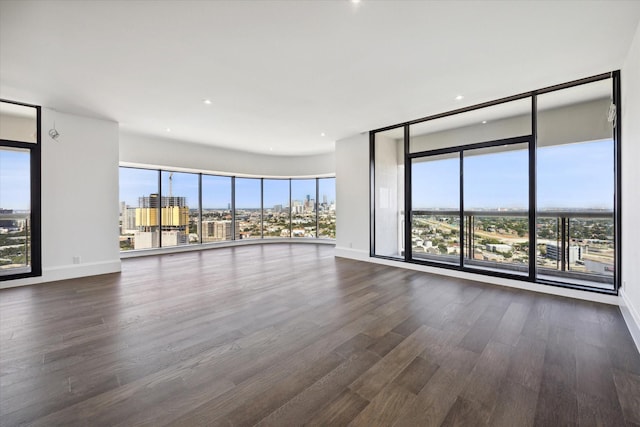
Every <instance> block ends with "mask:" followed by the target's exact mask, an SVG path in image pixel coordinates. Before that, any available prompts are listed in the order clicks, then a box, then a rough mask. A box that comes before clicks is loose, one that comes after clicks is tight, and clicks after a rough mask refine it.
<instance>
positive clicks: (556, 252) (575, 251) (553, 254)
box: [546, 243, 582, 264]
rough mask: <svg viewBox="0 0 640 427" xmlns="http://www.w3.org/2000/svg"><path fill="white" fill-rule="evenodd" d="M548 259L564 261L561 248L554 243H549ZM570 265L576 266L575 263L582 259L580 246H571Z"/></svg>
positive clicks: (547, 245) (547, 246)
mask: <svg viewBox="0 0 640 427" xmlns="http://www.w3.org/2000/svg"><path fill="white" fill-rule="evenodd" d="M546 248H547V258H550V259H552V260H555V261H559V260H561V259H562V252H561V250H562V249H561V248H560V247H559V246H558V245H556V244H553V243H547V244H546ZM568 255H569V260H568V261H569V264H575V262H576V261H577V260H579V259H582V248H581V247H580V246H569V253H568Z"/></svg>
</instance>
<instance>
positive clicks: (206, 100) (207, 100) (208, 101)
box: [202, 99, 211, 105]
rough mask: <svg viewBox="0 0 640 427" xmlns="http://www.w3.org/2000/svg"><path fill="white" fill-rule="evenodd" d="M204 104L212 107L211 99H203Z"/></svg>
mask: <svg viewBox="0 0 640 427" xmlns="http://www.w3.org/2000/svg"><path fill="white" fill-rule="evenodd" d="M202 103H203V104H207V105H211V100H210V99H203V100H202Z"/></svg>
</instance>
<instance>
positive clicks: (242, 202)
mask: <svg viewBox="0 0 640 427" xmlns="http://www.w3.org/2000/svg"><path fill="white" fill-rule="evenodd" d="M235 181H236V185H235V212H234V215H235V219H236V234H237V235H238V236H239V238H240V239H244V240H246V239H260V238H261V237H262V181H261V180H260V178H236V180H235Z"/></svg>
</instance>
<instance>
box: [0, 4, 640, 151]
mask: <svg viewBox="0 0 640 427" xmlns="http://www.w3.org/2000/svg"><path fill="white" fill-rule="evenodd" d="M639 20H640V1H554V2H550V1H469V2H465V1H455V2H454V1H442V2H441V1H374V0H362V2H361V3H359V4H354V3H352V2H350V1H348V0H336V1H322V0H318V1H267V0H264V1H156V2H151V1H126V2H125V1H106V0H105V1H54V0H49V1H24V0H19V1H8V0H0V97H1V98H5V99H11V100H17V101H23V102H30V103H35V104H38V105H43V106H45V107H48V108H53V109H55V110H58V111H64V112H69V113H75V114H81V115H88V116H92V117H100V118H105V119H110V120H115V121H117V122H119V123H120V125H121V128H122V130H123V131H128V132H137V133H144V134H149V135H157V136H162V137H170V138H176V139H179V140H184V141H191V142H197V143H203V144H211V145H216V146H223V147H227V148H234V149H239V150H245V151H251V152H258V153H266V154H279V155H303V154H313V153H322V152H329V151H332V150H333V149H334V141H335V140H338V139H340V138H344V137H347V136H350V135H353V134H355V133H358V132H362V131H366V130H370V129H374V128H379V127H383V126H387V125H391V124H395V123H398V122H402V121H407V120H411V119H416V118H419V117H423V116H427V115H431V114H435V113H440V112H443V111H448V110H452V109H455V108H460V107H463V106H465V105H472V104H476V103H479V102H483V101H488V100H492V99H496V98H500V97H503V96H508V95H513V94H516V93H521V92H525V91H528V90H533V89H538V88H541V87H545V86H549V85H552V84H556V83H562V82H565V81H569V80H573V79H577V78H581V77H587V76H590V75H594V74H599V73H602V72H606V71H610V70H614V69H619V68H620V67H621V66H622V64H623V61H624V58H625V56H626V54H627V51H628V49H629V46H630V43H631V40H632V38H633V35H634V33H635V30H636V27H637V26H638V22H639ZM623 78H624V76H623ZM627 78H629V77H627ZM458 94H462V95H464V99H463V100H461V101H455V100H454V97H455V96H456V95H458ZM205 98H206V99H211V101H212V104H211V105H205V104H203V102H202V100H203V99H205ZM45 126H46V124H45ZM167 128H170V129H171V132H167V131H166V129H167ZM321 133H325V134H326V136H324V137H323V136H321Z"/></svg>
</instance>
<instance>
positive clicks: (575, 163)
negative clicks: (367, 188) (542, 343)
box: [370, 72, 621, 293]
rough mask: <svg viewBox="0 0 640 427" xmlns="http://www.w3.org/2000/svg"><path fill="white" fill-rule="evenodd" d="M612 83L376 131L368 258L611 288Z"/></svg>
mask: <svg viewBox="0 0 640 427" xmlns="http://www.w3.org/2000/svg"><path fill="white" fill-rule="evenodd" d="M619 92H620V91H619V78H618V72H614V73H610V74H609V73H608V74H603V75H600V76H594V77H590V78H587V79H583V80H579V81H575V82H571V83H566V84H562V85H558V86H554V87H550V88H546V89H540V90H536V91H532V92H529V93H525V94H522V95H517V96H513V97H510V98H505V99H503V100H498V101H494V102H488V103H485V104H482V105H477V106H472V107H468V108H465V109H461V110H457V111H453V112H450V113H444V114H439V115H436V116H432V117H427V118H424V119H419V120H415V121H412V122H408V123H404V124H400V125H394V126H389V127H387V128H383V129H379V130H375V131H372V132H371V137H370V143H371V145H370V148H371V156H372V159H371V164H372V165H373V171H372V174H371V176H372V184H371V188H372V205H371V208H372V218H373V221H372V230H371V255H372V256H375V257H382V258H390V259H399V260H403V261H406V262H413V263H420V264H428V265H433V266H438V267H443V268H450V269H458V270H464V271H469V272H474V273H482V274H487V275H494V276H500V277H508V278H514V279H518V280H528V281H531V282H537V283H544V284H551V285H557V286H568V287H577V288H582V289H588V290H595V291H599V292H606V293H616V292H617V289H618V287H619V271H620V235H621V233H620V218H619V213H620V198H619V191H616V189H617V188H619V187H618V186H619V181H620V176H619V168H618V165H619V158H620V150H619V147H620V124H619V123H617V122H616V111H615V104H616V103H617V100H618V99H620V93H619ZM405 166H406V168H405ZM405 242H406V243H405Z"/></svg>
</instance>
